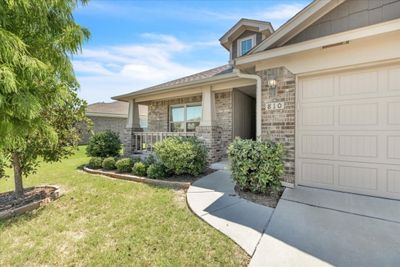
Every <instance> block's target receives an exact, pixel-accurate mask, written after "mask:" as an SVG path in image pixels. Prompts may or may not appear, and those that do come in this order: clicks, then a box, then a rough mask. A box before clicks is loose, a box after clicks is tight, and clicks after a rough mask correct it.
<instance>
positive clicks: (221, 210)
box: [187, 170, 273, 255]
mask: <svg viewBox="0 0 400 267" xmlns="http://www.w3.org/2000/svg"><path fill="white" fill-rule="evenodd" d="M187 202H188V205H189V207H190V208H191V209H192V211H193V212H194V213H195V214H197V215H198V216H199V217H200V218H202V219H203V220H204V221H206V222H207V223H209V224H210V225H211V226H213V227H214V228H216V229H218V230H219V231H221V232H222V233H224V234H226V235H227V236H229V237H230V238H232V239H233V240H234V241H235V242H236V243H237V244H238V245H239V246H241V247H242V248H243V249H244V250H245V251H246V252H247V253H248V254H249V255H253V253H254V251H255V249H256V247H257V244H258V242H259V241H260V239H261V236H262V234H263V232H264V230H265V228H266V226H267V224H268V221H269V219H270V217H271V215H272V212H273V209H272V208H268V207H265V206H262V205H258V204H255V203H253V202H250V201H247V200H245V199H242V198H240V197H238V196H237V195H236V194H235V190H234V183H233V181H232V179H231V176H230V173H229V172H228V171H223V170H219V171H216V172H214V173H212V174H210V175H207V176H205V177H204V178H202V179H200V180H197V181H196V182H195V183H193V185H192V186H191V187H190V188H189V189H188V192H187Z"/></svg>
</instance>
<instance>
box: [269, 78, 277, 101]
mask: <svg viewBox="0 0 400 267" xmlns="http://www.w3.org/2000/svg"><path fill="white" fill-rule="evenodd" d="M276 83H277V82H276V80H275V79H270V80H268V87H269V88H270V94H271V97H275V96H276Z"/></svg>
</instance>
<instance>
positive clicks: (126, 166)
mask: <svg viewBox="0 0 400 267" xmlns="http://www.w3.org/2000/svg"><path fill="white" fill-rule="evenodd" d="M115 166H116V167H117V170H118V171H119V172H131V170H132V167H133V160H132V159H131V158H122V159H120V160H118V161H117V162H116V163H115Z"/></svg>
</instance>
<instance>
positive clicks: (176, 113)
mask: <svg viewBox="0 0 400 267" xmlns="http://www.w3.org/2000/svg"><path fill="white" fill-rule="evenodd" d="M201 113H202V109H201V104H187V105H176V106H170V112H169V114H170V115H169V117H170V119H169V128H170V131H171V132H194V131H196V127H197V126H199V125H200V121H201Z"/></svg>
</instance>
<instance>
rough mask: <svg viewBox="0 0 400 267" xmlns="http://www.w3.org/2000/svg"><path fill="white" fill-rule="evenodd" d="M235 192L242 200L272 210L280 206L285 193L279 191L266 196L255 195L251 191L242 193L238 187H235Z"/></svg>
mask: <svg viewBox="0 0 400 267" xmlns="http://www.w3.org/2000/svg"><path fill="white" fill-rule="evenodd" d="M235 191H236V193H237V194H238V195H239V196H240V197H241V198H244V199H246V200H249V201H251V202H255V203H257V204H260V205H264V206H267V207H270V208H275V207H276V205H278V201H279V199H280V198H281V196H282V193H283V190H279V191H277V192H275V191H270V192H268V193H265V194H255V193H253V192H250V191H242V190H240V189H239V187H238V186H235Z"/></svg>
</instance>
